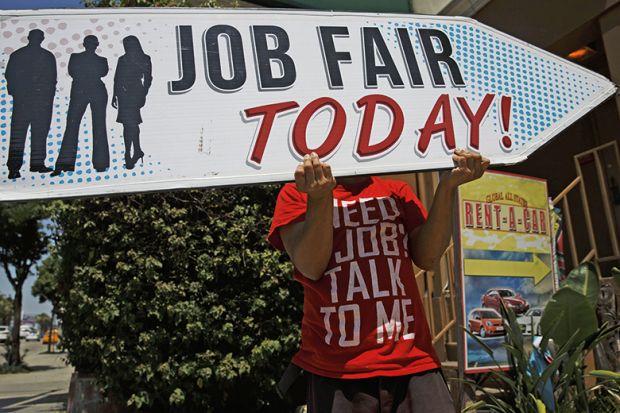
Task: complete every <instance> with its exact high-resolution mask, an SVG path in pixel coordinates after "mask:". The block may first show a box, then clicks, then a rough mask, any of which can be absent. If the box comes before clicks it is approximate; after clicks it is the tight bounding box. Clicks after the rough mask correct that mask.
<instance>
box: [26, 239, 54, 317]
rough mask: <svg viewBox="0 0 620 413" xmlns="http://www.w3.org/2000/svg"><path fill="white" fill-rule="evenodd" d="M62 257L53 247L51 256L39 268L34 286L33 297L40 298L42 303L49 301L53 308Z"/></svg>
mask: <svg viewBox="0 0 620 413" xmlns="http://www.w3.org/2000/svg"><path fill="white" fill-rule="evenodd" d="M59 272H60V257H59V256H58V254H57V253H56V251H55V249H54V248H53V247H52V248H51V251H50V255H48V256H47V258H45V259H44V260H43V261H41V263H40V264H39V265H38V266H37V274H38V275H37V279H36V280H35V282H34V284H32V290H31V292H32V295H33V296H35V297H38V298H39V302H40V303H44V302H46V301H49V302H50V303H51V304H52V308H53V307H54V306H55V305H56V295H57V291H58V277H57V274H58V273H59Z"/></svg>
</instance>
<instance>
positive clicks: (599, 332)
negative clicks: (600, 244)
mask: <svg viewBox="0 0 620 413" xmlns="http://www.w3.org/2000/svg"><path fill="white" fill-rule="evenodd" d="M594 291H598V279H597V278H596V273H595V272H594V268H593V266H591V264H584V265H581V266H579V267H577V268H576V269H574V270H573V271H572V272H571V274H569V277H568V280H567V281H566V282H565V283H564V287H562V288H560V289H559V290H558V291H556V292H555V294H554V295H553V297H552V298H551V300H550V301H549V302H548V303H547V305H546V307H545V310H544V313H543V316H542V319H541V322H540V324H541V329H542V333H543V337H542V340H541V342H540V347H539V348H534V349H533V350H528V349H529V348H530V345H529V343H527V342H526V338H525V337H524V336H523V334H522V332H521V328H520V326H519V324H518V322H517V319H516V316H515V314H514V313H513V312H512V310H510V309H508V308H503V309H502V312H503V314H504V319H505V321H504V324H505V327H506V333H507V335H506V342H505V343H504V344H503V347H504V348H505V350H506V351H507V352H508V360H509V364H510V367H511V368H510V370H508V371H500V370H497V371H492V372H491V373H490V375H491V378H492V379H493V380H494V382H495V384H496V385H497V387H498V388H499V392H498V393H493V392H489V391H488V389H486V388H484V387H483V386H481V385H479V384H477V383H475V382H472V381H468V382H469V383H470V384H471V385H472V386H474V387H475V388H477V389H478V390H480V391H482V392H483V393H484V394H485V400H483V401H479V402H477V403H475V404H473V405H470V406H468V407H467V408H466V409H465V410H464V411H473V410H475V409H478V408H481V407H483V408H486V409H488V410H491V411H494V412H513V413H517V412H519V413H525V412H527V413H529V412H539V413H540V412H545V411H549V410H550V408H554V411H555V412H558V413H595V412H596V413H607V412H610V413H611V412H616V411H620V380H619V379H618V376H620V375H618V374H617V373H614V372H611V371H604V370H597V371H593V372H591V373H589V374H590V375H592V376H594V377H596V378H597V379H599V382H598V383H597V384H596V385H595V386H593V387H591V388H587V386H586V381H585V377H586V376H587V375H588V373H586V372H585V366H584V359H585V355H586V354H588V353H589V352H591V351H592V350H593V349H594V348H595V347H596V346H597V345H599V344H600V343H602V342H604V341H605V340H607V339H608V338H609V337H611V336H613V335H614V334H616V333H617V332H618V330H619V329H620V326H619V325H612V324H609V323H605V324H603V325H601V326H598V319H597V315H596V300H597V295H596V294H594V293H593V292H594ZM468 333H469V332H468ZM470 335H471V336H472V337H473V338H474V339H475V340H477V341H478V343H479V344H480V346H481V347H482V348H483V349H484V351H486V352H487V354H489V356H490V357H492V358H493V351H492V350H491V349H490V348H489V347H488V346H487V345H486V344H485V343H484V342H483V341H482V340H480V339H479V338H478V337H476V336H474V335H473V334H471V333H470ZM551 349H554V350H555V351H554V354H553V361H551V362H550V363H545V362H542V361H541V360H544V359H545V356H548V355H550V350H551ZM537 360H538V362H537ZM498 367H499V366H498Z"/></svg>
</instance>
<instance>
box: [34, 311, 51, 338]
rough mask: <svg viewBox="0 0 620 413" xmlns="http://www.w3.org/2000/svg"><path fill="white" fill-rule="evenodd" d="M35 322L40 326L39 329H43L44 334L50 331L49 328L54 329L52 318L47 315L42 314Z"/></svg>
mask: <svg viewBox="0 0 620 413" xmlns="http://www.w3.org/2000/svg"><path fill="white" fill-rule="evenodd" d="M34 320H35V321H36V323H37V324H38V325H39V327H41V331H42V332H45V331H46V330H48V329H49V328H51V327H52V317H50V316H49V315H48V314H46V313H41V314H39V315H37V316H36V317H35V318H34ZM50 341H51V340H50Z"/></svg>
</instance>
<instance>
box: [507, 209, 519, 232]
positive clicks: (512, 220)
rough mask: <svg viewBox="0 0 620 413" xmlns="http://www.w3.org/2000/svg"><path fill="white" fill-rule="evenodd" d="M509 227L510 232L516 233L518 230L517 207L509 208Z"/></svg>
mask: <svg viewBox="0 0 620 413" xmlns="http://www.w3.org/2000/svg"><path fill="white" fill-rule="evenodd" d="M508 225H509V228H508V230H509V231H516V230H517V222H516V220H515V207H513V206H510V207H508Z"/></svg>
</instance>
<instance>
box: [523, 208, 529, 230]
mask: <svg viewBox="0 0 620 413" xmlns="http://www.w3.org/2000/svg"><path fill="white" fill-rule="evenodd" d="M523 226H524V228H525V232H530V229H531V225H530V211H528V210H527V208H524V209H523Z"/></svg>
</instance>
